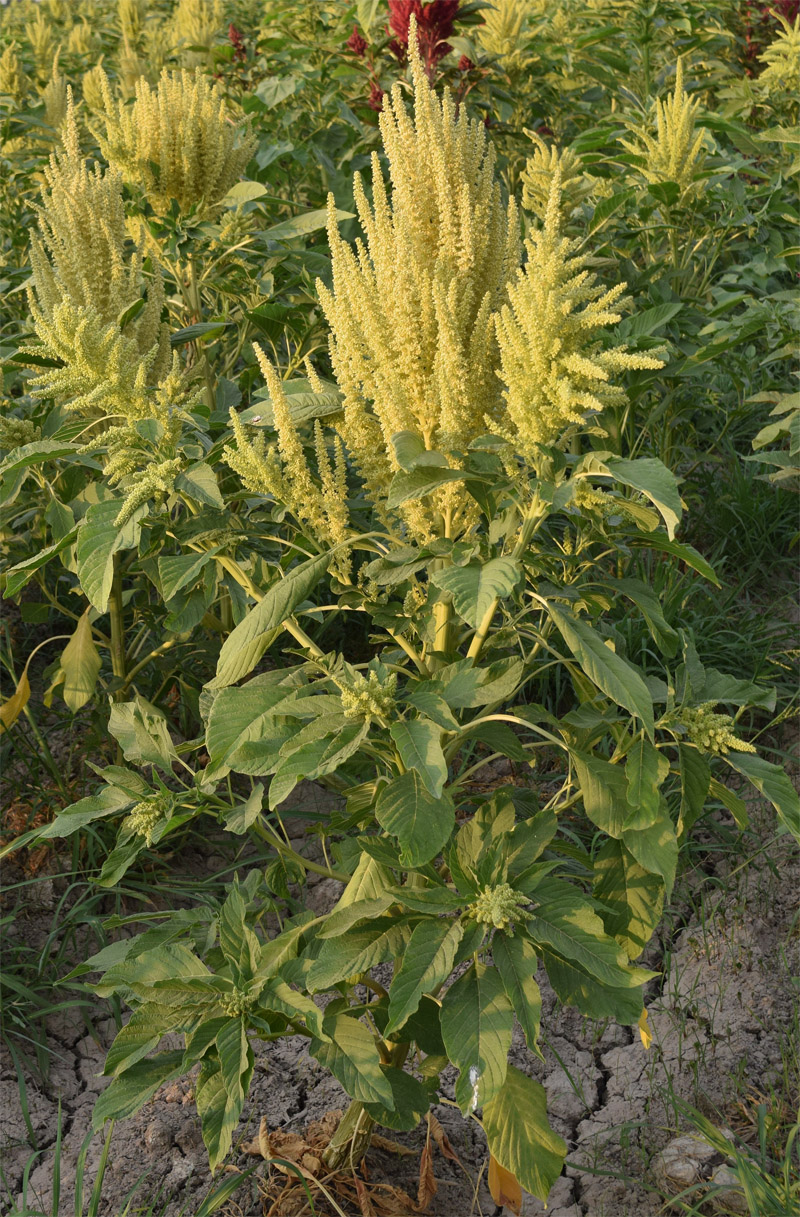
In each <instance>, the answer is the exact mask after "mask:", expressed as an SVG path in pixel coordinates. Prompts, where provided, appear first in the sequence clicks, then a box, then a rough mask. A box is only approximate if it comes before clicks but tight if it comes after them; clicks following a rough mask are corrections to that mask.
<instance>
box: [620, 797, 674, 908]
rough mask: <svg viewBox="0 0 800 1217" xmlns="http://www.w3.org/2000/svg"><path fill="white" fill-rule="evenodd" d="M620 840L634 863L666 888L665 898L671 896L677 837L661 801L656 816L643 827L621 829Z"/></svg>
mask: <svg viewBox="0 0 800 1217" xmlns="http://www.w3.org/2000/svg"><path fill="white" fill-rule="evenodd" d="M622 840H623V843H624V844H625V846H626V848H627V849H629V850H630V852H631V853H632V854H633V856H634V858H635V859H636V861H637V862H639V863H640V864H641V865H642V866H643V867H644V868H645V870H648V871H650V873H651V874H653V875H660V876H661V878H662V879H663V880H664V884H665V886H666V889H667V891H666V898H667V900H669V898H670V895H671V894H672V885H673V883H674V882H675V871H676V870H677V866H678V838H677V837H676V835H675V827H674V825H673V823H672V820H671V819H670V817H669V813H668V812H667V810H666V806H665V804H664V803H663V801H662V804H661V811H660V813H659V815H658V817H657V818H656V819H655V820H654V821H653V822H652V824H650V825H648V827H647V828H628V827H627V826H626V827H625V828H624V829H623V832H622Z"/></svg>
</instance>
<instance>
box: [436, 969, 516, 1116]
mask: <svg viewBox="0 0 800 1217" xmlns="http://www.w3.org/2000/svg"><path fill="white" fill-rule="evenodd" d="M441 1021H442V1038H443V1039H444V1043H445V1047H446V1049H447V1055H448V1057H449V1059H450V1060H451V1061H452V1062H453V1064H454V1065H457V1066H458V1068H459V1069H460V1070H461V1073H460V1075H459V1078H458V1081H457V1082H456V1101H457V1102H458V1105H459V1107H460V1108H461V1110H462V1112H463V1113H464V1115H468V1114H469V1112H471V1111H474V1110H475V1108H476V1107H480V1106H481V1104H482V1103H485V1102H487V1100H489V1099H491V1097H492V1095H494V1094H496V1093H497V1091H498V1090H499V1089H500V1087H501V1086H502V1084H503V1079H504V1077H505V1075H506V1067H507V1064H508V1050H509V1048H510V1047H511V1035H512V1032H513V1029H514V1011H513V1009H512V1007H511V1002H510V1001H509V999H508V997H507V995H506V991H505V988H504V987H503V982H502V980H501V978H500V973H499V972H498V971H497V969H496V968H487V967H486V966H485V965H484V964H482V963H473V964H472V966H471V967H470V968H469V970H468V971H467V972H465V973H464V975H463V976H461V977H460V978H459V979H458V980H457V981H456V982H455V984H453V985H451V986H450V988H449V989H448V990H447V992H446V993H445V995H444V998H443V999H442V1015H441Z"/></svg>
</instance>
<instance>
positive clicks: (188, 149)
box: [95, 70, 255, 214]
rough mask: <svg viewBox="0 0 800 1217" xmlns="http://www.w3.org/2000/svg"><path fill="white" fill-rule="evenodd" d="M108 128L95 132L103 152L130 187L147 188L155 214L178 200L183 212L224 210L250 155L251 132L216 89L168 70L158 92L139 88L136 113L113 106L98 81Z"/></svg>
mask: <svg viewBox="0 0 800 1217" xmlns="http://www.w3.org/2000/svg"><path fill="white" fill-rule="evenodd" d="M100 83H101V87H102V89H103V96H104V115H103V117H104V126H103V127H97V128H95V134H96V135H97V138H98V141H99V143H100V148H101V151H102V152H103V155H104V156H105V158H106V160H107V161H108V162H109V164H110V165H112V166H114V167H115V168H116V169H117V170H118V171H119V172H120V173H121V174H122V176H123V178H124V179H125V180H126V181H128V182H133V183H136V184H137V185H139V186H141V187H143V189H144V190H145V192H146V194H147V198H148V200H149V202H150V203H151V204H152V206H153V208H154V210H155V211H161V212H164V211H166V210H167V209H168V208H169V205H170V200H172V199H175V200H176V201H177V203H178V205H179V207H180V208H181V210H182V211H187V210H189V209H190V208H191V207H194V206H197V207H199V208H200V209H201V210H202V212H203V213H204V214H213V213H215V212H216V211H217V210H218V209H219V205H220V202H221V200H222V199H223V197H224V196H225V195H226V194H227V192H228V191H229V190H230V188H231V186H233V184H234V183H235V182H236V181H238V179H239V177H240V176H241V174H242V171H243V170H244V167H245V165H246V164H247V162H248V160H249V159H250V156H251V154H252V151H253V148H254V146H255V137H254V136H253V135H252V134H251V133H250V130H249V127H247V125H246V124H243V123H240V122H234V121H233V120H232V118H231V116H230V114H229V112H228V108H227V106H226V103H225V99H224V97H223V95H222V92H221V90H220V89H219V88H218V87H217V85H216V84H215V83H213V82H211V81H209V80H208V78H207V77H205V76H203V75H202V74H201V73H200V71H199V70H198V71H197V72H185V71H184V72H168V71H166V70H164V71H163V72H162V73H161V77H160V79H159V82H158V86H157V88H151V86H150V85H149V84H148V83H147V81H146V80H145V79H144V78H141V77H140V78H139V79H138V80H137V81H136V88H135V92H136V96H135V100H134V102H133V105H130V106H128V105H126V104H125V102H124V101H122V100H119V101H117V100H115V99H114V97H113V96H112V93H111V88H110V86H109V84H108V80H107V78H106V77H105V76H104V77H103V78H102V80H101V82H100Z"/></svg>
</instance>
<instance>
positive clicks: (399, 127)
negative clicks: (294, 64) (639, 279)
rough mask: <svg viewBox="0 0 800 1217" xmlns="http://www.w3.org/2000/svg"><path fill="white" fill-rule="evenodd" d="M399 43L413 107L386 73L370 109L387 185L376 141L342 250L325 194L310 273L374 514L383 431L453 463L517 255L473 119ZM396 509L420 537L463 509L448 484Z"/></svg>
mask: <svg viewBox="0 0 800 1217" xmlns="http://www.w3.org/2000/svg"><path fill="white" fill-rule="evenodd" d="M409 45H410V47H411V48H412V50H411V72H412V78H413V85H414V114H413V117H412V116H411V115H409V113H408V111H407V109H406V106H405V104H404V102H403V95H402V89H401V87H400V85H399V84H398V85H395V87H394V89H393V90H392V94H391V97H389V98H387V99H386V100H385V102H384V108H383V112H382V113H381V116H380V130H381V135H382V137H383V145H384V148H385V150H386V156H387V159H388V163H389V174H390V179H391V192H387V189H386V186H385V185H384V181H383V177H382V174H381V170H380V163H379V160H378V157H377V155H376V156H374V158H373V166H372V168H373V173H372V179H373V200H374V201H373V204H372V206H370V204H369V203H368V201H367V198H366V195H365V192H364V187H363V184H362V182H361V179H360V178H359V177H358V176H357V177H356V179H355V198H356V206H357V208H358V214H359V218H360V221H361V226H362V229H363V232H364V239H363V240H362V239H359V240H358V241H357V243H356V248H355V250H354V249H352V248H351V246H350V245H348V244H347V243H346V242H345V241H343V240H342V239H341V238H340V236H339V232H338V226H337V221H336V213H335V209H334V204H333V199H332V198H331V199H330V200H329V217H330V218H329V225H328V236H329V241H330V247H331V254H332V263H333V287H332V290H328V288H326V287H325V286H324V285H323V284H322V283H321V282H320V283H318V285H317V286H318V290H319V294H320V299H321V301H322V307H323V309H324V312H325V315H326V317H327V319H328V322H329V324H330V327H331V344H330V351H331V362H332V365H333V369H334V373H335V375H336V379H337V381H338V383H339V387H340V388H341V390H342V392H343V394H344V406H343V414H342V416H341V422H337V424H336V426H337V429H338V430H339V432H340V434H341V436H342V438H343V439H344V441H345V443H346V445H347V448H348V450H349V452H350V454H351V455H352V457H353V459H354V461H355V464H356V466H357V467H358V470H359V472H360V473H361V475H362V477H363V478H364V481H365V483H366V485H367V488H368V490H369V492H370V494H371V496H372V498H373V501H374V502H375V504H376V507H377V508H378V511H379V513H380V514H383V515H384V518H385V517H386V515H387V512H386V509H385V498H386V492H387V489H388V486H389V482H390V480H391V478H392V475H393V474H394V473H395V472H396V471H397V470H398V469H399V467H400V466H399V463H398V461H397V458H396V455H395V451H394V447H393V444H392V437H393V436H395V435H396V434H397V433H398V432H400V431H411V432H413V433H414V434H416V435H417V436H418V437H420V439H422V441H423V443H424V445H425V447H426V448H427V449H433V450H438V451H440V452H442V453H444V454H445V455H446V456H447V457H448V459H449V461H450V463H451V464H452V465H453V466H457V465H458V460H459V458H458V456H457V453H458V452H460V451H463V450H464V449H465V448H466V446H467V445H468V444H469V443H470V441H471V440H472V439H474V438H475V437H476V436H477V435H479V434H481V433H482V432H483V430H484V425H483V419H484V417H485V416H486V415H487V414H489V415H491V416H494V415H496V413H497V412H498V410H499V408H500V405H501V399H500V386H499V384H498V382H497V379H496V376H495V368H496V364H497V351H496V342H495V337H494V331H493V323H492V314H493V313H494V311H495V310H496V308H497V307H498V305H499V304H500V303H501V302H502V300H503V299H504V298H505V291H506V285H507V283H508V280H509V278H510V276H511V275H512V274H513V273H514V271H515V269H516V267H517V265H518V261H519V252H518V243H519V236H518V223H517V216H516V211H515V208H514V205H513V203H511V204H509V206H508V207H504V206H503V204H502V201H501V198H500V188H499V186H498V184H497V183H496V181H495V179H494V152H493V150H492V149H491V147H490V146H489V144H488V141H487V138H486V133H485V129H484V127H483V125H482V124H481V123H479V122H475V121H472V120H470V119H469V118H468V117H467V115H466V112H465V111H462V112H461V114H459V115H458V116H456V113H455V107H454V104H453V102H452V100H451V98H450V96H449V94H445V96H444V98H443V100H441V101H440V100H439V98H438V97H437V96H436V94H435V93H434V92H433V91H432V90H431V88H430V86H429V84H428V81H427V78H426V76H425V72H424V69H423V67H422V63H421V61H420V58H419V55H418V54H417V53H416V51H415V48H416V42H415V39H414V37H413V36H412V37H411V39H410V43H409ZM399 513H400V514H401V515H402V516H403V517H404V518H405V521H406V524H407V525H408V527H409V528H410V530H411V531H412V533H414V534H416V535H417V536H418V537H421V538H425V537H427V536H429V535H431V534H432V533H433V532H434V531H436V530H437V527H438V521H439V520H440V519H441V518H444V519H446V520H447V521H448V522H449V528H448V532H449V534H450V535H452V536H455V535H457V534H458V533H459V532H460V531H463V528H464V527H465V526H466V525H468V523H469V521H470V519H471V516H470V509H469V507H468V506H467V505H466V500H465V496H464V495H463V493H461V492H456V493H454V492H453V491H452V489H447V490H443V491H437V492H436V494H435V495H434V496H432V497H431V499H429V500H428V501H427V502H426V503H422V502H412V503H409V504H407V505H404V506H403V507H402V508H400V509H399Z"/></svg>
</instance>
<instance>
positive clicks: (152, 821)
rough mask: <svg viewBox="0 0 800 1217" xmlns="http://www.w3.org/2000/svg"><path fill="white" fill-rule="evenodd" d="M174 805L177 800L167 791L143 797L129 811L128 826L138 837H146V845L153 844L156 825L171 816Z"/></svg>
mask: <svg viewBox="0 0 800 1217" xmlns="http://www.w3.org/2000/svg"><path fill="white" fill-rule="evenodd" d="M174 805H175V800H174V799H173V797H172V795H171V794H169V793H168V792H166V791H165V792H163V793H161V794H154V795H152V796H151V797H150V798H147V799H142V800H141V802H139V803H137V804H136V805H135V807H132V808H131V810H130V812H129V813H128V818H127V821H126V824H127V827H128V828H129V829H130V831H131V833H133V834H135V835H136V836H137V837H144V840H145V844H146V845H152V843H153V833H154V832H155V829H156V825H157V824H160V823H161V821H162V820H166V819H168V818H169V816H170V815H171V814H172V809H173V807H174Z"/></svg>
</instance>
